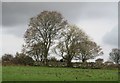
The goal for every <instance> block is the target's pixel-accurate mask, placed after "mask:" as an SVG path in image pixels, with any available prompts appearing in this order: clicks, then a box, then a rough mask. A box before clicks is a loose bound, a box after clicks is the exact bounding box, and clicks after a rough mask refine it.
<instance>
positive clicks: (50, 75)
mask: <svg viewBox="0 0 120 83" xmlns="http://www.w3.org/2000/svg"><path fill="white" fill-rule="evenodd" d="M2 80H3V81H117V80H118V70H117V69H112V70H109V69H80V68H58V67H56V68H55V67H33V66H3V67H2Z"/></svg>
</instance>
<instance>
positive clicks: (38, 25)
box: [24, 11, 67, 65]
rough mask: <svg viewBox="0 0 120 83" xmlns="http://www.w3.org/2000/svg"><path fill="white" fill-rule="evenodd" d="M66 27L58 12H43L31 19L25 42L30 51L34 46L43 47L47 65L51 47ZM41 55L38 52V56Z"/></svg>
mask: <svg viewBox="0 0 120 83" xmlns="http://www.w3.org/2000/svg"><path fill="white" fill-rule="evenodd" d="M66 25H67V22H66V20H64V18H63V17H62V15H61V14H60V13H58V12H56V11H43V12H41V13H40V14H39V15H37V16H36V17H33V18H31V19H30V24H29V28H28V29H27V31H26V32H25V35H24V38H25V42H26V45H27V47H29V48H30V49H32V48H33V47H34V45H38V44H41V45H42V47H41V48H42V51H40V52H42V53H41V54H42V56H43V57H44V64H45V65H47V57H48V52H49V49H50V46H52V44H53V42H54V40H55V39H56V38H58V37H57V36H59V34H60V31H61V30H62V29H63V28H65V26H66ZM41 45H40V46H41ZM41 48H38V49H37V50H39V49H41ZM32 50H34V49H32ZM39 54H40V53H39V52H38V53H37V55H39Z"/></svg>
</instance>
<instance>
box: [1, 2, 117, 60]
mask: <svg viewBox="0 0 120 83" xmlns="http://www.w3.org/2000/svg"><path fill="white" fill-rule="evenodd" d="M0 10H1V9H0ZM44 10H47V11H58V12H60V13H61V14H62V15H63V17H64V18H65V19H66V20H68V22H69V23H70V24H76V25H77V26H79V27H80V28H81V29H83V30H84V31H85V32H86V33H87V34H88V35H89V36H90V38H91V39H92V40H94V41H95V42H96V43H97V44H98V45H100V46H101V47H102V49H103V51H104V55H102V56H100V58H103V59H104V60H105V61H106V60H108V56H109V52H110V51H111V49H112V48H117V47H118V3H117V2H3V3H2V17H0V18H2V24H0V26H2V34H0V38H2V39H1V40H2V41H0V47H2V51H0V52H1V54H2V55H3V54H5V53H10V54H15V53H16V52H17V51H18V52H20V51H21V49H22V44H23V43H24V38H23V35H24V33H25V30H26V29H27V28H28V24H29V20H30V18H31V17H34V16H36V15H38V14H40V13H41V12H42V11H44ZM0 31H1V29H0Z"/></svg>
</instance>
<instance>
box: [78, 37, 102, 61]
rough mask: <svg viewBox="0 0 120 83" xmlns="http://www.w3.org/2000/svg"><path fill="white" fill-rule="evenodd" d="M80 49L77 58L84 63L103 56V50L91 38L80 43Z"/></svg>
mask: <svg viewBox="0 0 120 83" xmlns="http://www.w3.org/2000/svg"><path fill="white" fill-rule="evenodd" d="M79 47H80V48H79V49H80V54H79V56H78V57H77V58H78V59H79V60H82V62H86V61H87V60H88V59H94V58H95V57H96V56H99V55H102V54H103V51H102V48H101V47H100V46H98V45H97V44H96V43H95V42H94V41H92V40H91V39H89V38H88V39H86V40H84V41H83V42H81V43H79Z"/></svg>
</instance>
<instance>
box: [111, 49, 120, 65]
mask: <svg viewBox="0 0 120 83" xmlns="http://www.w3.org/2000/svg"><path fill="white" fill-rule="evenodd" d="M109 55H110V56H109V58H110V60H112V61H113V62H115V63H116V64H120V49H117V48H113V49H112V51H111V52H110V54H109Z"/></svg>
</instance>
